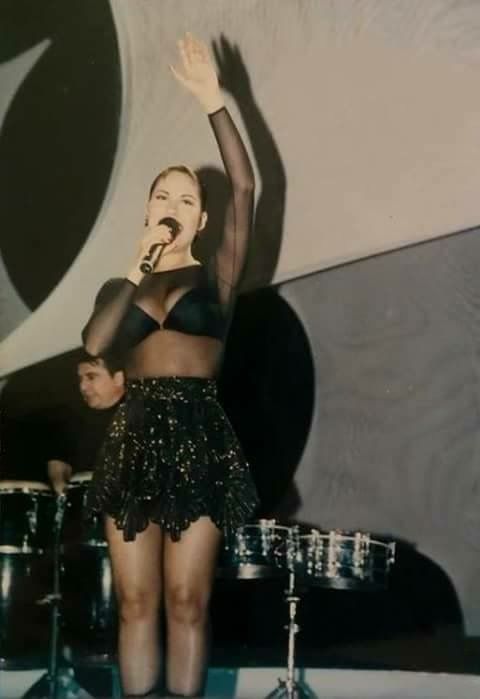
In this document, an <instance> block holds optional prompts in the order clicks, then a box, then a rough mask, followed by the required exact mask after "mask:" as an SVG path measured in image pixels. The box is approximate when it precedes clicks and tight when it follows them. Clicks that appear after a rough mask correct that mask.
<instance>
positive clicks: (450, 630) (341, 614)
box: [212, 542, 478, 672]
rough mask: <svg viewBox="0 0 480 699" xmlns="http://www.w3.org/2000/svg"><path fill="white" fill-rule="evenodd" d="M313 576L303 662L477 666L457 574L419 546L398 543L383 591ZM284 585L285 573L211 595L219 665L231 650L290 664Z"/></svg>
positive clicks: (230, 583)
mask: <svg viewBox="0 0 480 699" xmlns="http://www.w3.org/2000/svg"><path fill="white" fill-rule="evenodd" d="M311 582H312V583H313V584H308V585H305V586H303V587H300V589H301V593H300V603H299V607H298V623H299V625H300V633H299V635H298V640H297V642H298V662H299V664H300V665H304V666H306V667H322V666H324V667H355V668H388V669H404V670H423V671H452V672H476V671H477V670H475V667H474V663H476V662H477V660H476V659H473V658H472V657H471V653H470V656H469V655H468V653H466V646H467V641H466V639H465V634H464V626H463V616H462V612H461V609H460V604H459V601H458V597H457V594H456V592H455V589H454V587H453V584H452V582H451V580H450V579H449V577H448V576H447V575H446V573H445V571H443V570H442V568H441V567H440V566H438V565H437V564H436V563H435V562H434V561H432V560H431V559H429V558H428V557H426V556H424V555H423V554H421V553H419V552H418V551H416V550H415V548H414V547H413V546H411V545H409V544H406V543H404V542H397V560H396V564H395V566H394V567H393V568H392V571H391V574H390V580H389V585H388V588H387V589H385V590H376V591H374V590H370V591H366V590H355V589H352V590H336V589H328V588H326V587H323V586H322V584H321V582H322V581H321V580H320V579H318V580H316V581H311ZM286 585H287V579H286V577H284V578H279V579H266V580H251V581H245V580H242V581H240V580H219V581H218V582H217V586H216V588H215V594H214V598H213V602H212V610H213V619H214V638H215V653H214V658H215V662H216V663H217V664H220V665H221V664H222V661H223V660H224V659H226V657H225V656H228V653H232V652H237V653H238V654H239V661H240V662H242V663H245V664H247V665H248V664H260V665H262V664H267V665H270V664H271V665H280V666H282V665H284V664H285V658H286V651H287V634H286V631H285V628H284V627H285V624H286V623H287V621H288V614H287V605H286V603H285V601H284V590H285V588H286ZM228 605H230V606H229V611H228V612H227V606H228ZM226 617H228V620H229V623H228V624H225V623H224V619H225V618H226ZM233 649H235V651H233ZM252 658H255V660H254V661H252ZM472 660H474V662H472ZM477 669H478V668H477Z"/></svg>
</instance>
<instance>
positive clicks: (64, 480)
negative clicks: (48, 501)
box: [47, 459, 72, 495]
mask: <svg viewBox="0 0 480 699" xmlns="http://www.w3.org/2000/svg"><path fill="white" fill-rule="evenodd" d="M47 468H48V478H49V480H50V483H51V485H52V488H53V490H54V491H55V492H56V493H57V495H61V494H62V493H63V491H64V490H65V488H66V486H67V484H68V481H69V480H70V478H71V477H72V467H71V466H70V464H67V463H66V462H65V461H59V460H58V459H52V460H51V461H48V462H47Z"/></svg>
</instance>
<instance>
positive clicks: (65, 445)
mask: <svg viewBox="0 0 480 699" xmlns="http://www.w3.org/2000/svg"><path fill="white" fill-rule="evenodd" d="M77 373H78V381H79V388H80V393H81V395H82V398H83V400H84V401H85V403H86V405H87V406H88V408H89V410H83V411H82V412H81V413H80V412H79V413H78V414H77V415H75V416H74V418H73V419H70V420H69V421H68V423H67V424H65V425H63V426H62V427H61V432H62V434H61V435H60V438H59V440H58V441H57V443H56V444H52V445H51V447H50V453H49V454H48V462H47V464H48V477H49V479H50V483H51V485H52V488H53V490H54V491H55V492H56V493H57V495H61V494H62V493H63V492H64V490H65V488H66V486H67V484H68V482H69V481H70V479H71V478H72V475H73V474H76V473H78V472H81V471H82V472H83V471H91V470H92V468H93V465H94V462H95V456H96V454H97V451H98V450H99V448H100V446H101V444H102V441H103V437H104V435H105V431H106V429H107V427H108V425H109V423H110V420H111V419H112V417H113V414H114V413H115V410H116V408H117V406H118V404H119V402H120V401H121V400H122V398H123V394H124V392H125V377H124V374H123V371H122V368H121V366H120V364H119V363H118V361H116V360H114V359H112V358H105V359H100V358H95V357H90V355H88V354H87V353H86V352H85V353H83V354H82V356H81V358H80V360H79V362H78V365H77Z"/></svg>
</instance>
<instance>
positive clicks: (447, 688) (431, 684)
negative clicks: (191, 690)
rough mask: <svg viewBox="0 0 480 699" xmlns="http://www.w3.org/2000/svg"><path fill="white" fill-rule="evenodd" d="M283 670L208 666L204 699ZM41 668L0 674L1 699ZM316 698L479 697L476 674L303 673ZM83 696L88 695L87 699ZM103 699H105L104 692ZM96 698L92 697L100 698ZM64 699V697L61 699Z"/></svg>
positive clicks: (252, 687)
mask: <svg viewBox="0 0 480 699" xmlns="http://www.w3.org/2000/svg"><path fill="white" fill-rule="evenodd" d="M284 672H285V671H284V669H283V668H252V667H241V668H236V669H229V668H213V669H212V670H210V672H209V675H208V684H207V695H206V696H207V697H208V698H209V699H262V697H266V696H267V695H268V694H269V693H270V692H271V691H272V690H273V689H275V687H276V686H278V678H279V677H283V676H284ZM41 675H42V671H41V670H30V671H14V672H6V671H4V672H0V696H1V699H20V697H22V696H23V694H24V693H25V692H26V691H27V690H28V689H29V687H31V685H32V684H33V683H34V682H35V681H36V680H37V679H38V678H39V677H40V676H41ZM300 676H301V679H302V681H303V682H305V683H306V684H307V685H308V687H309V689H310V690H311V692H312V693H313V697H314V698H315V699H453V698H454V699H478V698H479V697H480V676H475V675H455V674H447V673H427V672H403V671H397V670H392V671H385V670H331V669H319V668H312V669H309V668H307V669H305V670H302V671H301V672H300ZM87 696H88V695H87ZM102 696H105V697H107V696H108V693H105V694H103V695H102ZM99 697H100V695H98V694H97V695H96V699H99ZM62 699H63V698H62Z"/></svg>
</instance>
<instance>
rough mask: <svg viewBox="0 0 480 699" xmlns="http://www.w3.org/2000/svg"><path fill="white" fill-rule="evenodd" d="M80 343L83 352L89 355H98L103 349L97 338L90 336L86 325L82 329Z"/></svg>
mask: <svg viewBox="0 0 480 699" xmlns="http://www.w3.org/2000/svg"><path fill="white" fill-rule="evenodd" d="M82 344H83V349H84V350H85V352H86V353H87V354H89V355H90V356H91V357H99V356H100V355H101V354H102V353H103V352H104V351H105V348H104V347H102V346H101V343H100V342H99V341H98V339H96V338H94V337H91V336H90V333H89V332H88V325H86V326H85V328H84V329H83V330H82Z"/></svg>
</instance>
